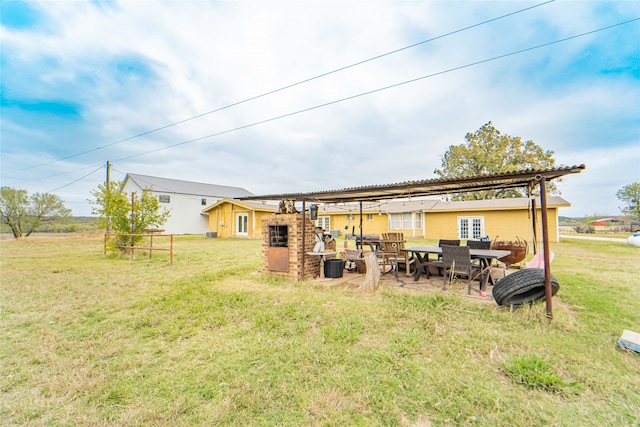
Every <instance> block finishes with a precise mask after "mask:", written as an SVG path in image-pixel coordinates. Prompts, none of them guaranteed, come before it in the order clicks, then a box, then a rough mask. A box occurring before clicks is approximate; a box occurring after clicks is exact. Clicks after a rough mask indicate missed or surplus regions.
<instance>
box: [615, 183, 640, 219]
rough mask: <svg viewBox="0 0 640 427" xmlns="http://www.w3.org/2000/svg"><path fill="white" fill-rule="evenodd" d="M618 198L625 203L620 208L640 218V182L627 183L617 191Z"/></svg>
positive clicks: (633, 216)
mask: <svg viewBox="0 0 640 427" xmlns="http://www.w3.org/2000/svg"><path fill="white" fill-rule="evenodd" d="M616 196H617V197H618V200H620V201H621V202H622V203H624V206H623V207H621V208H620V210H621V211H622V212H623V213H624V214H625V215H629V216H630V217H632V218H635V219H640V182H634V183H633V184H629V185H625V186H624V187H622V188H621V189H620V190H618V192H617V193H616Z"/></svg>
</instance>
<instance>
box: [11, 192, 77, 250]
mask: <svg viewBox="0 0 640 427" xmlns="http://www.w3.org/2000/svg"><path fill="white" fill-rule="evenodd" d="M69 216H71V211H70V210H69V209H67V208H65V206H64V202H63V201H62V199H60V198H59V197H58V196H56V195H55V194H48V193H34V194H33V195H31V197H29V193H28V192H27V190H16V189H15V188H11V187H2V188H0V220H1V221H2V223H3V224H6V225H8V226H9V228H10V229H11V232H12V233H13V237H14V238H16V239H18V238H20V237H23V236H24V237H29V236H30V235H31V233H33V232H34V231H35V230H36V229H37V228H38V227H40V226H41V225H42V224H43V223H46V222H52V221H58V220H60V219H62V218H68V217H69Z"/></svg>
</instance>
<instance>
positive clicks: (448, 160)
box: [433, 122, 558, 200]
mask: <svg viewBox="0 0 640 427" xmlns="http://www.w3.org/2000/svg"><path fill="white" fill-rule="evenodd" d="M465 139H466V141H467V143H466V144H462V145H451V146H450V147H449V149H448V150H447V152H446V153H445V154H444V157H443V158H442V166H441V167H442V168H441V169H436V170H434V171H433V172H434V173H435V174H436V175H438V176H439V177H440V178H443V179H458V178H469V177H473V176H479V175H484V174H497V173H509V172H519V171H525V170H527V169H549V168H553V167H554V165H555V159H554V158H553V151H545V150H543V149H542V147H540V146H538V145H537V144H536V143H535V142H533V141H522V138H520V137H519V136H511V135H506V134H505V135H503V134H502V133H501V132H500V131H499V130H498V129H496V128H495V127H494V126H493V124H492V123H491V122H489V123H487V124H485V125H484V126H482V127H481V128H480V129H478V130H477V131H476V132H475V133H467V135H466V136H465ZM547 191H548V192H549V193H550V194H558V190H557V188H556V187H555V185H554V184H553V183H551V182H548V183H547ZM528 196H529V195H528V194H527V189H521V188H505V189H500V190H487V191H476V192H471V193H458V194H455V195H453V196H452V198H453V199H454V200H485V199H501V198H507V197H528Z"/></svg>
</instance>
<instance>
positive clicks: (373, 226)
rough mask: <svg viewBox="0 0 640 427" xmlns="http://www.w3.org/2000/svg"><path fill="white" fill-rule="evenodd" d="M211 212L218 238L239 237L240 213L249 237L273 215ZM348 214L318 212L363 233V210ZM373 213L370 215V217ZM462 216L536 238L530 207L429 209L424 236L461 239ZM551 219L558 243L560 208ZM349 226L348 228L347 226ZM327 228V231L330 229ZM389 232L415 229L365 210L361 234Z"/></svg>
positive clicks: (504, 233) (503, 235) (228, 207)
mask: <svg viewBox="0 0 640 427" xmlns="http://www.w3.org/2000/svg"><path fill="white" fill-rule="evenodd" d="M208 213H209V231H212V232H217V233H218V237H220V238H225V237H237V234H236V224H237V215H238V214H240V213H243V214H247V215H248V236H242V237H249V238H261V237H262V236H261V228H260V227H261V222H262V218H263V217H265V216H270V215H272V214H273V212H263V211H255V210H252V209H248V208H246V207H244V206H241V205H237V204H235V203H231V202H224V203H220V205H218V206H216V207H214V208H212V209H211V210H209V211H208ZM349 215H350V214H349V213H319V215H318V216H329V217H330V220H329V222H330V228H329V229H330V230H340V233H341V234H342V235H344V234H350V233H351V232H352V230H355V233H356V234H359V233H360V213H359V212H356V213H353V212H352V213H351V215H353V219H351V220H350V219H349ZM369 215H371V218H369ZM460 217H482V218H484V235H485V236H489V238H490V239H491V240H495V239H496V237H498V239H499V240H516V239H517V238H519V239H520V240H527V241H529V242H531V241H532V240H533V230H532V227H531V219H530V218H529V210H528V209H510V210H490V209H487V210H478V211H470V210H469V211H450V212H447V211H446V212H438V211H430V212H423V213H422V221H423V227H424V228H425V231H426V234H425V236H424V238H425V239H434V240H437V239H457V238H458V218H460ZM537 217H538V219H537V227H538V230H537V236H538V241H542V215H541V211H540V209H538V212H537ZM548 221H549V224H548V226H549V241H551V242H557V241H558V240H559V236H558V209H557V208H549V209H548ZM345 227H346V229H345ZM327 231H328V230H327ZM389 231H398V232H403V233H404V234H405V237H412V236H413V235H414V232H413V231H412V230H389V216H388V215H387V214H386V213H383V214H380V213H379V212H377V211H376V212H366V211H365V212H363V218H362V233H363V234H382V233H386V232H389ZM415 233H416V234H415V235H416V236H420V237H422V236H421V235H422V230H415Z"/></svg>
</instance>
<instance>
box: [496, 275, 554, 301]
mask: <svg viewBox="0 0 640 427" xmlns="http://www.w3.org/2000/svg"><path fill="white" fill-rule="evenodd" d="M558 289H560V285H559V284H558V281H557V280H556V278H555V277H553V275H551V295H555V294H556V293H558ZM492 295H493V299H494V300H495V301H496V303H498V305H503V306H507V307H509V306H513V307H519V306H521V305H523V304H531V303H533V302H535V301H538V300H541V299H545V292H544V270H543V269H542V268H526V269H524V270H519V271H516V272H514V273H511V274H509V275H508V276H505V277H504V278H503V279H500V280H499V281H498V283H496V284H495V285H494V286H493V291H492Z"/></svg>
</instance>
